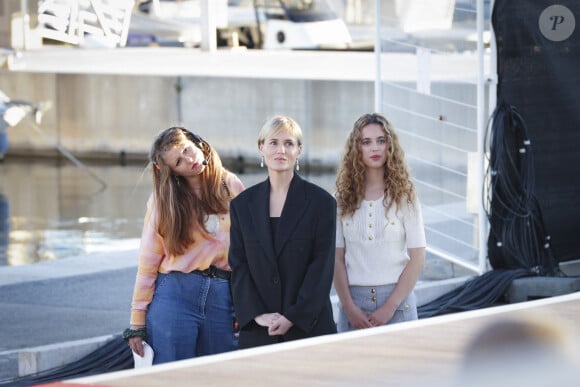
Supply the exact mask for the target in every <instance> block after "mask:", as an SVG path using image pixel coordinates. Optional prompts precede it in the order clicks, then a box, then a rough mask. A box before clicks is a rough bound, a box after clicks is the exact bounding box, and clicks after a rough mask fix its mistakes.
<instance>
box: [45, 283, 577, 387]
mask: <svg viewBox="0 0 580 387" xmlns="http://www.w3.org/2000/svg"><path fill="white" fill-rule="evenodd" d="M527 314H529V315H532V316H534V317H535V318H542V319H548V320H556V321H557V322H558V323H562V324H563V325H564V326H565V327H566V329H565V331H566V333H567V334H569V340H570V344H571V347H574V348H580V345H578V344H580V324H579V321H580V292H577V293H572V294H568V295H564V296H557V297H552V298H547V299H542V300H536V301H528V302H524V303H519V304H511V305H505V306H499V307H494V308H487V309H482V310H477V311H471V312H464V313H455V314H451V315H446V316H440V317H433V318H429V319H424V320H420V321H415V322H409V323H403V324H399V325H393V326H387V327H380V328H374V329H368V330H364V331H357V332H351V333H347V334H337V335H331V336H326V337H319V338H314V339H309V340H302V341H298V342H292V343H284V344H278V345H272V346H269V347H262V348H255V349H250V350H243V351H242V350H240V351H236V352H231V353H226V354H222V355H216V356H207V357H204V358H198V359H191V360H185V361H179V362H174V363H169V364H163V365H159V366H155V367H150V368H146V369H140V370H128V371H121V372H115V373H110V374H103V375H98V376H94V377H86V378H79V379H75V380H70V381H68V382H62V383H57V384H52V385H59V386H63V387H70V386H71V385H75V384H76V385H82V384H89V385H99V386H140V387H147V386H172V387H178V386H191V385H195V386H206V387H209V386H226V385H228V386H253V387H260V386H267V385H268V386H269V385H276V386H411V385H412V386H415V385H417V386H419V385H420V386H425V385H427V383H428V385H429V386H434V385H437V386H450V385H457V384H456V380H457V375H458V372H459V369H460V367H461V361H462V359H463V354H464V351H465V348H466V346H467V344H468V343H469V342H470V341H471V340H472V339H473V337H474V336H475V335H476V334H477V333H478V332H480V331H481V330H482V329H483V328H484V327H486V326H488V325H489V324H491V323H492V322H494V321H498V320H501V319H504V318H510V317H514V316H516V317H521V316H523V315H527ZM572 359H573V364H578V363H576V361H577V360H578V358H577V356H576V354H574V356H573V357H572ZM534 367H538V365H534V366H533V367H532V368H534ZM575 369H576V370H578V368H575ZM574 372H575V375H576V376H575V379H574V383H572V384H566V383H564V384H558V386H563V385H580V383H577V382H578V381H580V374H579V373H578V372H577V371H574ZM546 374H547V375H549V370H546ZM550 380H551V379H550ZM567 381H568V380H567ZM522 385H530V384H529V383H528V384H522ZM534 385H535V384H534ZM538 385H548V386H549V385H550V384H544V382H541V384H538Z"/></svg>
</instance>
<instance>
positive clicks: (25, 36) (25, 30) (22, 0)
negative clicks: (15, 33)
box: [20, 0, 30, 51]
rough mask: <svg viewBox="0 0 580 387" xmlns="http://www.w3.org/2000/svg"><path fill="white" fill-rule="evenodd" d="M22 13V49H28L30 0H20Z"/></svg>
mask: <svg viewBox="0 0 580 387" xmlns="http://www.w3.org/2000/svg"><path fill="white" fill-rule="evenodd" d="M20 8H21V10H20V13H21V14H22V51H26V48H27V40H28V29H29V28H30V17H29V16H28V0H20Z"/></svg>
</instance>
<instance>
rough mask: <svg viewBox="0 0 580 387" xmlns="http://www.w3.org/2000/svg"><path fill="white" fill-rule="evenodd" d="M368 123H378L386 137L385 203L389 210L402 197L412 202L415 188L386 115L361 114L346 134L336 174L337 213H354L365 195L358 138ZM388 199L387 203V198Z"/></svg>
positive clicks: (397, 204) (341, 214)
mask: <svg viewBox="0 0 580 387" xmlns="http://www.w3.org/2000/svg"><path fill="white" fill-rule="evenodd" d="M369 124H378V125H379V126H380V127H381V128H382V129H383V132H384V133H385V136H386V137H387V143H388V149H387V161H386V163H385V168H384V175H383V176H384V182H385V199H384V200H385V202H384V203H383V204H384V205H385V208H386V211H387V212H388V211H389V209H390V208H391V206H392V205H393V203H395V204H396V206H397V207H400V206H401V204H402V202H403V200H404V199H406V200H407V203H409V204H410V205H413V203H414V200H415V187H414V185H413V182H412V181H411V179H410V174H409V168H408V167H407V163H406V162H405V154H404V152H403V149H402V148H401V145H400V144H399V139H398V137H397V133H395V130H394V128H393V126H392V125H391V123H390V122H389V121H387V119H386V118H385V117H383V116H382V115H380V114H377V113H369V114H363V115H362V116H361V117H359V118H358V119H357V120H356V121H355V123H354V124H353V127H352V129H351V131H350V133H349V134H348V139H347V141H346V144H345V147H344V154H343V157H342V161H341V163H340V166H339V168H338V172H337V176H336V201H337V204H338V207H339V208H340V216H348V215H352V214H354V212H355V211H356V209H357V208H359V207H360V204H361V202H362V201H363V199H364V196H365V175H366V167H365V164H364V163H363V161H362V156H361V151H360V140H361V131H362V129H363V128H364V127H365V126H367V125H369ZM388 199H390V200H389V201H388V202H387V200H388Z"/></svg>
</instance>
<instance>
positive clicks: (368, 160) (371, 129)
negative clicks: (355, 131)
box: [359, 124, 389, 168]
mask: <svg viewBox="0 0 580 387" xmlns="http://www.w3.org/2000/svg"><path fill="white" fill-rule="evenodd" d="M359 144H360V145H359V146H360V151H361V157H362V161H363V163H364V165H365V166H366V167H367V168H383V166H384V165H385V162H386V161H387V150H388V145H389V143H388V138H387V135H386V133H385V131H384V130H383V128H382V126H381V125H379V124H368V125H366V126H365V127H363V128H362V130H361V138H360V142H359Z"/></svg>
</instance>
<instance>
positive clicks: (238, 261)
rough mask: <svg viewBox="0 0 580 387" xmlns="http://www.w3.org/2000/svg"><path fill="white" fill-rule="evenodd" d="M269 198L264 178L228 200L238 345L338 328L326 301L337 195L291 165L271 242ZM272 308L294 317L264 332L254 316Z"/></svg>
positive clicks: (267, 311)
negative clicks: (276, 332) (276, 330)
mask: <svg viewBox="0 0 580 387" xmlns="http://www.w3.org/2000/svg"><path fill="white" fill-rule="evenodd" d="M269 203H270V180H269V179H267V180H265V181H263V182H262V183H258V184H256V185H254V186H252V187H250V188H248V189H246V190H245V191H243V192H241V193H240V194H239V195H238V196H237V197H236V198H235V199H234V200H232V202H231V204H230V217H231V229H230V249H229V256H228V257H229V258H228V259H229V264H230V266H231V268H232V279H231V286H232V296H233V300H234V310H235V313H236V318H237V320H238V323H239V326H240V339H239V347H240V348H248V347H254V346H258V345H265V344H270V343H277V342H279V341H288V340H295V339H301V338H306V337H313V336H319V335H324V334H329V333H335V332H336V324H335V322H334V318H333V314H332V305H331V302H330V289H331V286H332V276H333V272H334V252H335V239H336V200H335V199H334V197H333V196H332V195H330V194H329V193H328V192H326V191H325V190H324V189H322V188H320V187H318V186H317V185H314V184H312V183H310V182H308V181H306V180H304V179H302V178H301V177H300V176H298V175H297V174H296V173H295V174H294V177H293V179H292V182H291V183H290V188H289V190H288V194H287V196H286V202H285V203H284V208H283V210H282V215H281V217H280V221H279V225H278V229H277V232H276V235H275V241H276V242H275V243H274V241H273V238H272V235H271V229H270V214H269V212H270V210H269ZM274 246H276V248H275V247H274ZM274 312H278V313H280V314H282V315H284V316H285V317H286V318H287V319H288V320H290V321H292V323H293V324H294V325H293V326H292V328H290V330H289V331H288V332H287V333H286V334H285V335H284V336H283V337H282V338H280V337H279V336H272V337H270V336H268V330H267V328H265V327H261V326H259V325H258V324H256V323H255V321H254V317H256V316H258V315H261V314H263V313H274Z"/></svg>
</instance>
